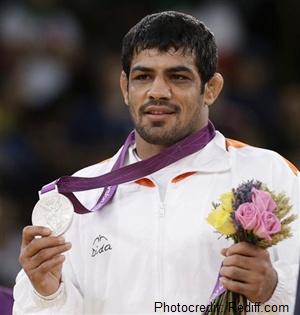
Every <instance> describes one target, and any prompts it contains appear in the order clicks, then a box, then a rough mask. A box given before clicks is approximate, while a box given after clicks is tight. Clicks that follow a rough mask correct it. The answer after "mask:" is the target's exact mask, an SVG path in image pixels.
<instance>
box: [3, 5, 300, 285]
mask: <svg viewBox="0 0 300 315" xmlns="http://www.w3.org/2000/svg"><path fill="white" fill-rule="evenodd" d="M165 9H168V10H170V9H177V10H181V11H183V12H186V13H191V14H193V15H195V16H197V17H199V18H200V19H201V20H203V21H204V22H205V23H206V24H207V25H208V26H209V27H210V28H211V30H212V31H213V32H214V34H215V36H216V38H217V43H218V47H219V55H220V60H219V71H220V72H221V73H222V74H223V76H224V77H225V87H224V91H223V92H222V95H221V97H220V98H219V100H218V101H217V103H216V104H215V105H214V106H213V108H212V110H211V119H212V120H213V122H214V123H215V125H216V126H217V128H218V129H219V130H221V131H222V132H223V133H224V134H225V135H226V136H227V137H231V138H235V139H237V140H241V141H243V142H247V143H249V144H252V145H257V146H262V147H265V148H269V149H273V150H276V151H278V152H279V153H281V154H282V155H283V156H285V157H286V158H287V159H289V160H291V161H292V162H294V163H295V164H296V165H297V166H298V167H299V166H300V146H299V143H298V141H299V139H298V135H299V131H300V124H299V122H298V121H299V118H300V70H299V66H300V62H299V56H300V47H299V46H300V41H299V38H300V22H299V20H300V19H299V13H300V1H297V0H295V1H289V0H285V1H276V0H251V1H249V0H236V1H234V0H232V1H229V0H228V1H212V0H209V1H200V0H198V1H192V0H190V1H188V0H186V1H179V0H177V1H176V0H152V1H142V0H140V1H130V2H129V3H128V1H124V0H123V1H116V0H115V1H108V0H98V1H97V0H91V1H87V0H72V1H71V0H69V1H56V0H23V1H12V0H10V1H6V2H4V1H2V2H0V73H1V76H0V285H6V286H12V285H13V283H14V278H15V276H16V273H17V271H18V270H19V268H20V267H19V265H18V258H17V257H18V254H19V246H20V236H21V229H22V227H23V226H24V225H27V224H30V217H31V212H32V209H33V206H34V204H35V202H36V201H37V199H38V194H37V192H38V190H39V189H40V188H41V186H42V185H44V184H46V183H48V182H50V181H52V180H54V179H56V178H58V177H60V176H61V175H66V174H72V173H73V172H75V171H76V170H78V169H80V168H82V167H84V166H87V165H90V164H92V163H96V162H98V161H101V160H103V159H105V158H107V157H109V156H111V155H112V154H113V153H114V152H115V151H116V149H117V148H118V147H119V146H120V144H121V143H122V142H123V141H124V139H125V137H126V135H127V133H128V131H129V130H130V129H131V128H132V125H131V122H130V119H129V116H128V113H127V109H126V107H125V106H124V105H123V101H122V98H121V95H120V92H119V84H118V82H119V73H120V61H119V60H120V48H121V40H122V37H123V36H124V34H125V33H126V32H127V31H128V29H129V28H130V27H132V26H133V25H134V24H135V23H136V22H137V21H138V20H140V19H141V18H142V17H143V16H145V15H146V14H149V13H153V12H157V11H161V10H165Z"/></svg>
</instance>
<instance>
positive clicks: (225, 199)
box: [219, 192, 234, 213]
mask: <svg viewBox="0 0 300 315" xmlns="http://www.w3.org/2000/svg"><path fill="white" fill-rule="evenodd" d="M233 198H234V196H233V193H232V192H226V193H224V194H222V195H221V196H220V198H219V200H220V201H221V206H222V208H223V210H224V211H226V212H228V213H231V212H232V211H233V209H232V202H233Z"/></svg>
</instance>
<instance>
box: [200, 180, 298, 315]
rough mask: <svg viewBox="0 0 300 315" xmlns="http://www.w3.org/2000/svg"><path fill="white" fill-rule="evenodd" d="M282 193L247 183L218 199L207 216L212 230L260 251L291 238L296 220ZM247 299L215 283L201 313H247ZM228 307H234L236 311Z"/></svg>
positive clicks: (227, 314) (257, 182) (252, 182)
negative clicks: (203, 311) (292, 224)
mask: <svg viewBox="0 0 300 315" xmlns="http://www.w3.org/2000/svg"><path fill="white" fill-rule="evenodd" d="M291 209H292V206H291V204H290V200H289V198H288V197H287V196H286V195H285V194H284V193H275V192H273V191H271V190H270V189H269V188H268V187H267V186H266V185H265V184H263V183H262V182H259V181H255V180H250V181H247V182H244V183H242V184H241V185H239V186H238V187H237V188H234V189H232V191H230V192H226V193H224V194H222V195H221V196H220V197H219V202H217V203H213V209H212V211H211V212H210V213H209V215H208V217H207V221H208V223H209V224H210V225H211V226H212V227H214V228H215V230H216V231H217V232H218V233H220V234H221V235H224V236H225V237H226V238H230V239H232V240H233V241H234V243H238V242H248V243H251V244H254V245H257V246H260V247H262V248H268V247H271V246H273V245H276V244H277V243H279V242H280V241H282V240H284V239H286V238H288V237H291V236H292V231H291V226H290V224H291V223H292V222H293V221H294V220H295V219H296V218H297V216H296V215H294V214H291ZM246 304H247V299H246V298H245V297H244V296H242V295H239V294H237V293H233V292H230V291H228V290H226V289H225V288H223V287H222V285H221V284H220V282H219V277H218V279H217V283H216V285H215V288H214V290H213V292H212V295H211V298H210V301H209V304H208V306H207V308H206V312H205V313H204V314H219V315H233V314H237V311H236V310H237V309H238V308H239V307H240V308H239V312H238V314H246V311H245V310H246ZM229 305H236V310H234V308H232V307H228V306H229Z"/></svg>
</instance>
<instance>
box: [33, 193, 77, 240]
mask: <svg viewBox="0 0 300 315" xmlns="http://www.w3.org/2000/svg"><path fill="white" fill-rule="evenodd" d="M73 214H74V207H73V204H72V203H71V201H70V200H69V199H68V198H67V197H65V196H64V195H62V194H60V193H58V192H50V193H46V194H45V195H42V196H41V198H40V200H39V201H38V202H37V203H36V205H35V206H34V208H33V211H32V218H31V219H32V224H33V225H38V226H45V227H47V228H49V229H50V230H51V231H52V235H53V236H59V235H62V234H64V233H65V232H66V231H67V230H68V228H69V227H70V225H71V222H72V219H73Z"/></svg>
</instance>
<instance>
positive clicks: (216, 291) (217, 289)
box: [203, 263, 227, 315]
mask: <svg viewBox="0 0 300 315" xmlns="http://www.w3.org/2000/svg"><path fill="white" fill-rule="evenodd" d="M222 266H223V263H222V265H221V268H222ZM220 277H221V275H220V273H219V274H218V278H217V281H216V284H215V287H214V289H213V292H212V294H211V296H210V298H209V301H208V304H207V306H206V311H205V312H204V313H203V315H206V314H208V305H211V303H212V302H213V301H214V300H215V299H216V298H217V297H219V296H220V295H222V294H223V293H224V292H226V290H227V289H225V288H224V287H223V286H222V284H221V282H220Z"/></svg>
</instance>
